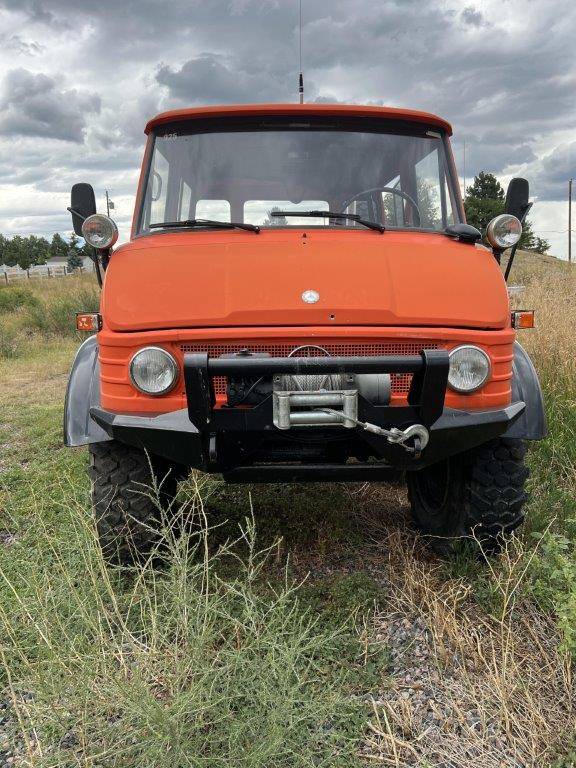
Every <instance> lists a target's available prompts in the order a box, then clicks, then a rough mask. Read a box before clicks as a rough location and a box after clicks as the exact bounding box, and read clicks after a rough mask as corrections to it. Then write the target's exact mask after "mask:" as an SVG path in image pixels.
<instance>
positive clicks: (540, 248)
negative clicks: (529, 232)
mask: <svg viewBox="0 0 576 768" xmlns="http://www.w3.org/2000/svg"><path fill="white" fill-rule="evenodd" d="M534 240H535V242H534V245H533V247H532V250H533V251H536V253H542V254H544V253H548V251H549V250H550V243H549V242H548V240H544V238H543V237H536V238H534Z"/></svg>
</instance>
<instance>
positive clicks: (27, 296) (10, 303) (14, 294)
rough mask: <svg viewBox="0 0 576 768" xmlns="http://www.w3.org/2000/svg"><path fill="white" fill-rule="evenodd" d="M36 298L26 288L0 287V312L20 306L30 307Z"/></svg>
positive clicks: (14, 309)
mask: <svg viewBox="0 0 576 768" xmlns="http://www.w3.org/2000/svg"><path fill="white" fill-rule="evenodd" d="M37 303H38V299H37V298H36V296H34V294H33V293H32V291H30V290H29V289H28V288H22V287H20V286H6V287H3V288H0V314H4V313H8V312H14V311H16V310H17V309H21V308H22V307H32V306H35V305H36V304H37Z"/></svg>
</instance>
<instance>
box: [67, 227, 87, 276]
mask: <svg viewBox="0 0 576 768" xmlns="http://www.w3.org/2000/svg"><path fill="white" fill-rule="evenodd" d="M79 242H80V241H79V239H78V238H77V237H76V235H75V234H72V235H71V237H70V242H69V243H68V269H69V270H70V271H71V272H73V271H74V270H75V269H79V268H80V267H82V266H83V265H84V259H83V258H82V250H81V248H80V245H79Z"/></svg>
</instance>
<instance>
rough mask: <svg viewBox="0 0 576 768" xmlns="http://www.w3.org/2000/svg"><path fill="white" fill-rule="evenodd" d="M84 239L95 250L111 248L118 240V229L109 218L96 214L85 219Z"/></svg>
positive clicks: (83, 224) (83, 227)
mask: <svg viewBox="0 0 576 768" xmlns="http://www.w3.org/2000/svg"><path fill="white" fill-rule="evenodd" d="M82 237H83V238H84V240H86V242H87V243H88V245H91V246H93V247H94V248H110V246H111V245H114V243H115V242H116V240H118V227H117V226H116V224H115V223H114V222H113V221H112V219H111V218H110V217H109V216H104V214H103V213H95V214H94V215H93V216H88V218H87V219H84V222H83V223H82Z"/></svg>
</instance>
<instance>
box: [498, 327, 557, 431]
mask: <svg viewBox="0 0 576 768" xmlns="http://www.w3.org/2000/svg"><path fill="white" fill-rule="evenodd" d="M517 400H523V401H524V402H525V403H526V409H525V411H524V413H523V414H522V415H521V416H520V418H518V419H516V421H515V422H514V423H513V424H512V425H511V426H510V427H508V429H507V431H506V432H505V433H504V435H503V437H512V438H522V439H524V440H542V439H543V438H544V437H546V434H547V426H546V413H545V412H544V399H543V397H542V389H541V388H540V382H539V381H538V374H537V373H536V369H535V368H534V365H533V364H532V360H530V358H529V357H528V353H527V352H526V350H525V349H524V347H523V346H522V345H521V344H519V343H518V342H517V341H515V342H514V361H513V363H512V402H513V403H514V402H516V401H517Z"/></svg>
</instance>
